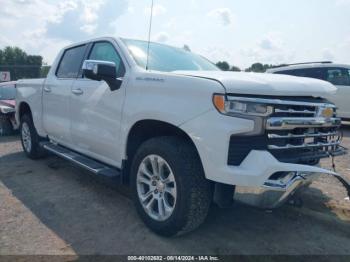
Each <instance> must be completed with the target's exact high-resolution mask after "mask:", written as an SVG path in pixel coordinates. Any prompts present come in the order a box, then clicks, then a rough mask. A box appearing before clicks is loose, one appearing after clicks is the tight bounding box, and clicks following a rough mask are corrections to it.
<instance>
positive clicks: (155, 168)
mask: <svg viewBox="0 0 350 262" xmlns="http://www.w3.org/2000/svg"><path fill="white" fill-rule="evenodd" d="M150 160H151V165H152V171H153V174H154V175H159V167H158V159H157V157H156V156H153V157H152V158H151V159H150Z"/></svg>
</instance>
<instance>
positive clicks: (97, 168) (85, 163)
mask: <svg viewBox="0 0 350 262" xmlns="http://www.w3.org/2000/svg"><path fill="white" fill-rule="evenodd" d="M40 145H41V146H42V147H43V148H44V149H45V150H47V151H49V152H51V153H53V154H55V155H57V156H59V157H62V158H64V159H66V160H68V161H70V162H72V163H73V164H76V165H78V166H80V167H82V168H84V169H86V170H88V171H90V172H92V173H94V174H95V175H98V176H103V177H106V178H111V179H113V180H114V179H116V180H118V182H121V171H120V170H118V169H116V168H112V167H110V166H108V165H105V164H103V163H101V162H97V161H95V160H92V159H91V158H88V157H86V156H83V155H81V154H79V153H76V152H74V151H71V150H69V149H67V148H65V147H63V146H59V145H55V144H53V143H51V142H42V143H40Z"/></svg>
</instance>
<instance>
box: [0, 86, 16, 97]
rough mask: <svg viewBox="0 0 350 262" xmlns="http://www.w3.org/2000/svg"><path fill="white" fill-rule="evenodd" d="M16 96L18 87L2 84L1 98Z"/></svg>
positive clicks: (0, 88) (0, 87) (0, 89)
mask: <svg viewBox="0 0 350 262" xmlns="http://www.w3.org/2000/svg"><path fill="white" fill-rule="evenodd" d="M15 98H16V88H15V87H14V86H13V85H4V86H0V100H13V99H15Z"/></svg>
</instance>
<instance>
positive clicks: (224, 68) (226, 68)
mask: <svg viewBox="0 0 350 262" xmlns="http://www.w3.org/2000/svg"><path fill="white" fill-rule="evenodd" d="M216 66H217V67H218V68H220V69H221V70H222V71H229V70H230V65H229V63H227V62H226V61H222V62H221V61H219V62H217V63H216Z"/></svg>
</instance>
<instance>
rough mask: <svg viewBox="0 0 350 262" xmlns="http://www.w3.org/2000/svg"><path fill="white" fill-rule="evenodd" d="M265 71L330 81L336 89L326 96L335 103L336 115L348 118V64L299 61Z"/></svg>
mask: <svg viewBox="0 0 350 262" xmlns="http://www.w3.org/2000/svg"><path fill="white" fill-rule="evenodd" d="M267 73H273V74H285V75H293V76H301V77H311V78H316V79H320V80H325V81H328V82H330V83H332V84H333V85H335V86H336V87H337V89H338V90H337V92H336V93H335V94H334V95H332V96H329V97H328V98H329V99H330V100H331V101H332V102H333V103H335V104H336V105H337V107H338V116H339V117H341V118H343V119H344V120H350V103H349V100H350V65H342V64H334V63H332V62H317V63H300V64H292V65H287V66H282V67H276V68H273V69H270V70H268V71H267Z"/></svg>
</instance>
